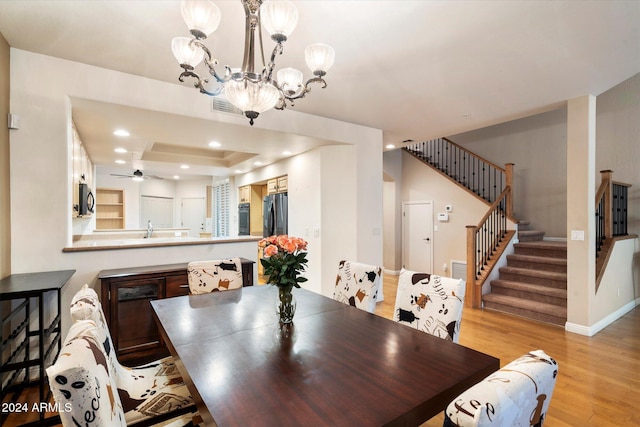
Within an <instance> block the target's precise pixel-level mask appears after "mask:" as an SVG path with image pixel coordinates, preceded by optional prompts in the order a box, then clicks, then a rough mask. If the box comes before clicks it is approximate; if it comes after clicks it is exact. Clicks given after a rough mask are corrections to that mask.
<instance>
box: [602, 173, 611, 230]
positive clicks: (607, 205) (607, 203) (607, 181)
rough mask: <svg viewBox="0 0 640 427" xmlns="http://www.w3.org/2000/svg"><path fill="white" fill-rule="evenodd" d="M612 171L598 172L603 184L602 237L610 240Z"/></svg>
mask: <svg viewBox="0 0 640 427" xmlns="http://www.w3.org/2000/svg"><path fill="white" fill-rule="evenodd" d="M612 177H613V171H612V170H608V169H607V170H603V171H600V179H601V180H602V183H604V185H605V186H606V187H605V190H604V237H606V238H607V239H610V238H611V237H613V215H612V208H613V204H612V203H613V201H612V200H611V199H612V197H613V191H612V190H613V188H612V187H613V179H612Z"/></svg>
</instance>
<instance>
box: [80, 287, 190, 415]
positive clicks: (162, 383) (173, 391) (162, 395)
mask: <svg viewBox="0 0 640 427" xmlns="http://www.w3.org/2000/svg"><path fill="white" fill-rule="evenodd" d="M70 312H71V320H72V322H75V323H77V322H81V321H85V320H90V321H92V322H93V323H94V324H95V326H96V331H97V332H96V334H97V337H98V342H99V343H100V344H101V349H102V351H103V352H104V354H105V356H106V360H105V361H104V363H106V364H107V365H108V366H107V368H108V371H109V372H110V376H111V377H112V378H113V388H112V392H113V393H115V394H117V395H118V397H119V399H120V401H121V404H122V410H123V412H124V420H125V422H126V424H127V425H139V426H143V425H154V424H156V423H158V422H160V421H163V420H167V419H172V418H175V417H179V419H178V420H177V422H178V425H181V424H180V422H181V421H180V419H181V417H182V416H183V415H184V414H186V416H187V418H193V417H194V416H197V413H196V409H195V405H194V403H193V399H192V398H191V395H190V393H189V391H188V390H187V387H186V385H185V384H184V382H183V380H182V376H181V375H180V373H179V372H178V369H177V367H176V365H175V362H174V360H173V358H172V357H171V356H169V357H165V358H162V359H159V360H156V361H153V362H150V363H146V364H144V365H141V366H137V367H133V368H129V367H125V366H122V365H121V364H120V363H119V362H118V359H117V357H116V352H115V349H114V346H113V340H112V338H111V334H110V332H109V327H108V325H107V322H106V320H105V316H104V312H103V311H102V305H101V304H100V300H99V299H98V294H97V293H96V292H95V291H94V290H93V289H92V288H90V287H89V286H88V285H84V286H83V287H82V288H81V289H80V290H79V291H78V292H77V293H76V294H75V295H74V297H73V298H72V300H71V307H70ZM75 323H74V325H75ZM132 327H134V325H132Z"/></svg>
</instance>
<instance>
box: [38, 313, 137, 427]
mask: <svg viewBox="0 0 640 427" xmlns="http://www.w3.org/2000/svg"><path fill="white" fill-rule="evenodd" d="M97 329H98V328H97V326H96V324H95V323H94V322H93V321H92V320H82V321H78V322H75V323H74V324H73V325H71V327H70V328H69V331H68V333H67V336H66V338H65V341H64V344H63V345H62V348H61V350H60V353H59V356H58V358H57V360H56V361H55V363H54V364H53V365H51V366H49V367H48V368H47V369H46V374H47V377H48V379H49V387H50V389H51V393H52V395H53V398H54V400H55V402H56V403H57V405H58V406H59V408H60V410H59V414H60V415H59V416H60V421H61V422H62V425H63V426H65V427H67V426H74V425H80V424H76V422H77V423H83V421H84V420H92V421H93V423H94V425H96V426H126V425H127V424H126V420H125V417H124V411H123V409H122V403H121V401H120V398H119V396H118V395H117V393H114V392H113V391H114V390H115V388H116V386H115V382H114V380H113V377H112V373H113V371H112V369H111V366H110V365H109V363H108V362H107V357H106V354H105V353H104V349H103V347H102V343H101V342H100V338H99V336H98V330H97Z"/></svg>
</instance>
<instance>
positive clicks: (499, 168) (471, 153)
mask: <svg viewBox="0 0 640 427" xmlns="http://www.w3.org/2000/svg"><path fill="white" fill-rule="evenodd" d="M441 139H444V140H445V141H447V142H448V143H449V144H451V145H455V146H456V147H458V148H459V149H460V150H462V151H464V152H466V153H469V155H470V156H473V157H477V158H478V159H480V160H482V161H483V162H485V163H486V164H488V165H491V166H493V167H494V168H496V169H498V170H499V171H501V172H502V173H506V170H505V169H504V168H502V167H500V166H498V165H496V164H495V163H493V162H490V161H489V160H487V159H485V158H484V157H482V156H478V155H477V154H476V153H474V152H473V151H469V150H467V149H466V148H464V147H463V146H461V145H459V144H456V143H455V142H453V141H452V140H450V139H449V138H444V137H443V138H441ZM511 164H513V163H511Z"/></svg>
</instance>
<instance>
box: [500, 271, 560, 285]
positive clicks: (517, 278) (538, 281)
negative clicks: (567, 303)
mask: <svg viewBox="0 0 640 427" xmlns="http://www.w3.org/2000/svg"><path fill="white" fill-rule="evenodd" d="M500 279H502V280H511V281H514V282H522V283H529V284H531V285H542V286H548V287H550V288H557V289H567V281H566V280H554V279H549V278H546V277H536V276H525V275H523V274H515V273H507V272H502V271H500Z"/></svg>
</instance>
